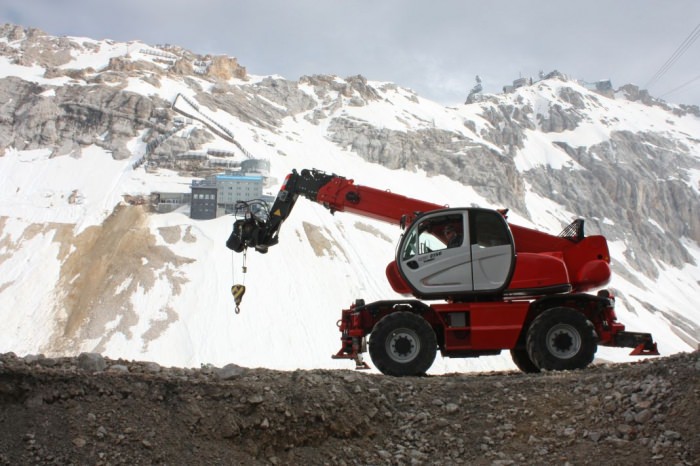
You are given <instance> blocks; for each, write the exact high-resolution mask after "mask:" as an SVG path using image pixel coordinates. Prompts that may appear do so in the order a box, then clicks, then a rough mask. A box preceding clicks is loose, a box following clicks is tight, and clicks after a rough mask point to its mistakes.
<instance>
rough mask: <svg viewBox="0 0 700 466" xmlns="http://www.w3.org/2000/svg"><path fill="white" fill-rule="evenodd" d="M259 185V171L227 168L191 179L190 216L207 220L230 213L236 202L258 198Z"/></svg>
mask: <svg viewBox="0 0 700 466" xmlns="http://www.w3.org/2000/svg"><path fill="white" fill-rule="evenodd" d="M263 185H264V177H263V175H261V174H259V173H246V172H242V171H227V172H225V173H219V174H216V175H211V176H208V177H206V178H205V179H203V180H193V181H192V185H191V189H192V196H191V204H190V205H191V209H190V217H191V218H193V219H198V220H208V219H212V218H216V217H219V216H221V215H226V214H231V213H233V212H234V210H235V205H236V202H238V201H249V200H252V199H261V198H262V197H263V193H262V192H263Z"/></svg>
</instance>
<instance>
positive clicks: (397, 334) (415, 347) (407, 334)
mask: <svg viewBox="0 0 700 466" xmlns="http://www.w3.org/2000/svg"><path fill="white" fill-rule="evenodd" d="M419 352H420V339H419V338H418V334H417V333H416V332H415V331H414V330H412V329H410V328H399V329H396V330H394V331H393V332H391V334H390V335H389V337H388V338H387V339H386V353H387V354H388V355H389V357H390V358H391V359H392V360H394V361H396V362H402V363H404V362H409V361H412V360H413V359H415V357H416V356H417V355H418V353H419Z"/></svg>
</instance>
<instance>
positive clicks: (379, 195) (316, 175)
mask: <svg viewBox="0 0 700 466" xmlns="http://www.w3.org/2000/svg"><path fill="white" fill-rule="evenodd" d="M300 195H301V196H304V197H305V198H307V199H309V200H311V201H314V202H317V203H319V204H322V205H323V206H324V207H326V208H327V209H329V210H330V211H331V213H334V212H352V213H355V214H359V215H363V216H366V217H371V218H375V219H378V220H383V221H385V222H389V223H393V224H397V225H398V224H404V225H406V224H410V223H411V222H412V221H413V218H414V217H415V216H416V214H417V213H420V212H428V211H431V210H435V209H440V208H442V207H443V206H440V205H437V204H433V203H430V202H425V201H421V200H418V199H412V198H410V197H406V196H402V195H400V194H394V193H392V192H390V191H382V190H380V189H375V188H369V187H366V186H358V185H356V184H354V181H353V180H349V179H347V178H344V177H342V176H338V175H332V174H327V173H324V172H322V171H320V170H306V169H305V170H302V171H301V173H298V172H297V171H296V170H293V171H292V173H290V174H289V175H287V178H286V179H285V182H284V184H283V185H282V187H281V188H280V191H279V193H278V194H277V198H276V199H275V202H274V204H273V205H272V208H271V209H270V214H269V216H268V218H266V219H265V218H259V217H256V216H255V215H252V214H251V213H248V214H247V215H246V218H245V219H241V220H236V222H235V223H234V225H233V232H232V233H231V236H230V237H229V239H228V241H227V242H226V246H227V247H228V248H229V249H232V250H234V251H236V252H241V251H242V250H243V249H244V248H245V247H253V248H255V250H257V251H259V252H267V249H268V248H269V247H270V246H273V245H275V244H277V241H278V234H279V230H280V228H281V226H282V223H283V222H284V221H285V220H286V219H287V217H289V214H290V213H291V211H292V209H293V208H294V204H295V203H296V201H297V199H298V197H299V196H300Z"/></svg>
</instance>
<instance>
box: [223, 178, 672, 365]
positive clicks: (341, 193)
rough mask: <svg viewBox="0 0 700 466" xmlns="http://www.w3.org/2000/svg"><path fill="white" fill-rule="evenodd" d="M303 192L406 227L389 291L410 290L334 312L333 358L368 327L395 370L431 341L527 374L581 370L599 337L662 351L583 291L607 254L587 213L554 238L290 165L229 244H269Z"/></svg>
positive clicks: (605, 302) (362, 347)
mask: <svg viewBox="0 0 700 466" xmlns="http://www.w3.org/2000/svg"><path fill="white" fill-rule="evenodd" d="M299 196H303V197H305V198H307V199H309V200H311V201H314V202H317V203H319V204H322V205H323V206H324V207H326V208H328V209H329V210H330V211H331V213H334V212H351V213H355V214H358V215H363V216H367V217H371V218H375V219H379V220H383V221H386V222H390V223H393V224H397V225H400V226H401V228H402V229H404V233H403V234H402V235H401V239H400V242H399V245H398V248H397V249H396V257H395V258H394V260H393V261H392V262H391V263H389V265H388V266H387V268H386V276H387V279H388V280H389V283H390V284H391V287H392V288H393V289H394V291H396V292H397V293H399V294H402V295H405V296H407V297H410V296H411V295H412V296H413V298H411V299H391V300H383V301H376V302H372V303H365V302H364V300H362V299H358V300H356V301H355V303H354V304H353V305H352V306H350V308H349V309H345V310H343V311H342V317H341V319H340V320H339V328H340V332H341V342H342V345H341V348H340V350H339V351H338V352H337V354H335V355H334V356H333V357H334V358H343V359H353V360H354V361H355V363H356V367H357V368H366V367H367V364H366V363H365V362H363V359H362V353H364V352H365V351H366V350H367V344H366V338H367V336H368V335H369V336H370V339H369V354H370V357H371V358H372V362H373V363H374V364H375V366H376V367H377V369H379V370H380V371H381V372H382V373H384V374H389V375H394V376H413V375H421V374H424V373H425V372H426V371H427V370H428V369H429V368H430V366H431V365H432V363H433V361H434V360H435V356H436V353H437V350H438V349H439V350H440V353H441V354H442V355H443V356H444V357H451V358H461V357H478V356H483V355H495V354H499V353H500V352H501V351H502V350H510V353H511V356H512V358H513V362H514V363H515V364H516V366H518V368H520V369H521V370H522V371H524V372H539V371H540V370H572V369H582V368H585V367H586V366H588V365H589V364H590V363H591V362H592V361H593V357H594V355H595V353H596V351H597V349H598V345H604V346H616V347H629V348H634V349H633V351H632V354H636V355H652V354H655V355H656V354H659V353H658V351H657V348H656V343H654V341H653V338H652V336H651V335H650V334H648V333H635V332H627V331H625V326H624V325H623V324H621V323H619V322H617V318H616V316H615V311H614V305H615V300H614V297H613V296H612V294H611V293H610V292H609V291H607V290H600V291H598V292H597V294H595V295H593V294H588V293H585V292H586V291H590V290H594V289H598V288H600V287H602V286H604V285H605V284H607V283H608V281H609V280H610V265H609V264H610V253H609V252H608V246H607V242H606V240H605V238H604V237H602V236H584V234H583V220H580V219H579V220H575V221H574V222H573V223H572V224H571V225H569V226H568V227H567V228H566V229H564V231H563V232H562V233H561V234H560V235H559V236H553V235H549V234H547V233H543V232H540V231H537V230H533V229H529V228H524V227H521V226H517V225H513V224H509V223H508V222H507V219H506V212H507V211H503V210H490V209H483V208H474V207H464V208H462V207H460V208H445V207H444V206H440V205H437V204H432V203H429V202H425V201H421V200H417V199H412V198H409V197H405V196H401V195H399V194H394V193H392V192H389V191H382V190H379V189H375V188H370V187H365V186H359V185H356V184H354V181H353V180H350V179H346V178H344V177H342V176H337V175H334V174H327V173H324V172H322V171H319V170H302V171H301V172H297V171H296V170H293V171H292V173H290V174H289V175H288V176H287V178H286V179H285V182H284V184H283V186H282V188H281V189H280V191H279V194H278V195H277V198H276V199H275V202H274V203H273V205H272V207H270V208H269V209H267V208H266V205H264V204H263V203H261V202H244V203H241V205H240V206H239V207H241V210H242V212H243V213H244V216H243V218H239V219H237V220H236V221H235V222H234V224H233V231H232V233H231V235H230V237H229V238H228V240H227V242H226V246H227V247H228V248H229V249H232V250H233V251H235V252H243V251H244V250H245V249H246V248H249V247H251V248H254V249H255V250H257V251H259V252H261V253H265V252H267V250H268V248H269V247H271V246H273V245H275V244H277V242H278V234H279V231H280V228H281V226H282V223H283V222H284V220H285V219H286V218H287V217H288V216H289V214H290V213H291V211H292V209H293V207H294V204H295V203H296V201H297V199H298V198H299ZM424 301H437V302H432V303H430V304H427V303H425V302H424Z"/></svg>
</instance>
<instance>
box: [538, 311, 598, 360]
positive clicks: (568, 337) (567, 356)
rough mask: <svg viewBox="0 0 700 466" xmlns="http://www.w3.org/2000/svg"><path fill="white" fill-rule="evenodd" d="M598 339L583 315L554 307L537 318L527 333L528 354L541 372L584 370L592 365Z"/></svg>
mask: <svg viewBox="0 0 700 466" xmlns="http://www.w3.org/2000/svg"><path fill="white" fill-rule="evenodd" d="M597 350H598V336H597V335H596V333H595V328H594V327H593V324H592V323H591V322H590V321H589V320H588V319H587V318H586V316H584V315H583V314H582V313H580V312H578V311H576V310H574V309H571V308H568V307H555V308H552V309H548V310H546V311H544V312H543V313H542V314H540V315H539V316H538V317H537V318H536V319H535V320H534V321H533V322H532V325H530V328H529V330H528V332H527V353H528V355H529V356H530V360H531V361H532V362H533V363H534V364H535V365H536V366H537V367H539V368H540V369H542V370H548V371H564V370H575V369H583V368H585V367H586V366H588V365H589V364H590V363H591V362H593V358H594V356H595V353H596V351H597Z"/></svg>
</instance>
